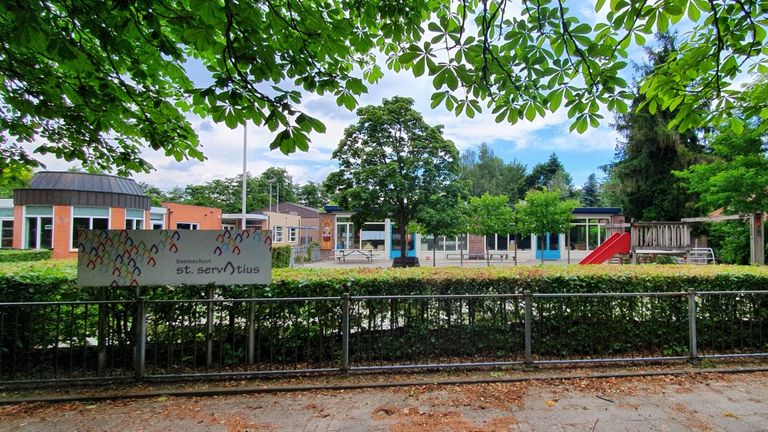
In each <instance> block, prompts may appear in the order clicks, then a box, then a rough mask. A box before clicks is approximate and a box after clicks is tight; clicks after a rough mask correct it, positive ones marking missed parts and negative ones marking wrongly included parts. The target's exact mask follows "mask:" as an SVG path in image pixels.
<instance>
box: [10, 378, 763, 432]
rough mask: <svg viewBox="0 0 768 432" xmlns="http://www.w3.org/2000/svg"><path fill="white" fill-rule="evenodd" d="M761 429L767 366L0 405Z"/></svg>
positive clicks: (48, 418)
mask: <svg viewBox="0 0 768 432" xmlns="http://www.w3.org/2000/svg"><path fill="white" fill-rule="evenodd" d="M691 430H693V431H768V373H752V374H739V375H719V374H706V375H686V376H656V377H634V378H608V379H572V380H564V381H528V382H520V383H499V384H471V385H453V386H448V385H441V386H437V385H424V386H413V387H403V388H388V389H365V390H346V391H311V392H301V393H282V394H281V393H277V394H253V395H242V396H222V397H208V398H201V397H194V398H184V397H158V398H154V399H144V400H116V401H110V402H101V403H95V404H87V403H65V404H20V405H13V406H4V407H0V431H30V432H31V431H35V432H37V431H40V432H43V431H45V432H49V431H125V432H129V431H185V432H197V431H318V432H319V431H350V432H352V431H355V432H357V431H388V432H405V431H417V432H454V431H472V432H492V431H493V432H495V431H612V432H613V431H691Z"/></svg>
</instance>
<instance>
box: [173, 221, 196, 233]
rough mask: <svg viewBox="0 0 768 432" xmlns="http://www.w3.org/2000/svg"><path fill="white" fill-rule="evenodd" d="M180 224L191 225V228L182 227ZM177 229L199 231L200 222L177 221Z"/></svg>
mask: <svg viewBox="0 0 768 432" xmlns="http://www.w3.org/2000/svg"><path fill="white" fill-rule="evenodd" d="M179 225H189V228H181V227H179ZM176 230H177V231H178V230H189V231H199V230H200V223H198V222H176Z"/></svg>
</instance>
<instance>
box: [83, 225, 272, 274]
mask: <svg viewBox="0 0 768 432" xmlns="http://www.w3.org/2000/svg"><path fill="white" fill-rule="evenodd" d="M78 239H79V247H78V255H77V284H78V286H81V287H92V286H113V287H118V286H152V285H207V284H211V283H215V284H243V285H246V284H268V283H270V282H271V280H272V237H271V236H270V235H269V232H268V231H255V230H243V231H235V230H224V231H218V230H216V231H196V230H87V231H86V230H83V231H80V233H79V234H78Z"/></svg>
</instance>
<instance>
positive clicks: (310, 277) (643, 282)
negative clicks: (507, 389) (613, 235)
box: [0, 247, 768, 301]
mask: <svg viewBox="0 0 768 432" xmlns="http://www.w3.org/2000/svg"><path fill="white" fill-rule="evenodd" d="M289 250H290V248H288V247H276V248H275V249H274V251H275V252H274V253H273V262H275V261H278V260H282V263H284V262H285V261H286V258H288V259H289V258H290V257H289V255H288V254H289ZM272 275H273V281H272V283H271V284H270V285H264V286H261V285H259V286H255V287H254V288H255V289H256V295H258V296H263V297H305V296H306V297H312V296H340V295H341V294H342V293H344V292H349V293H350V294H352V295H387V294H392V295H402V294H471V293H522V292H524V291H526V290H530V291H532V292H541V293H554V292H669V291H687V290H688V289H689V288H693V289H695V290H698V291H712V290H723V291H730V290H768V267H754V266H753V267H746V266H725V265H718V266H684V265H670V266H662V265H641V266H631V265H623V266H578V265H574V266H567V267H566V266H544V267H527V266H520V267H491V268H477V269H467V268H455V267H454V268H450V267H438V268H426V267H424V268H410V269H346V268H345V269H287V268H279V267H277V266H276V265H275V268H274V270H273V272H272ZM76 276H77V275H76V263H75V261H74V260H47V261H38V262H29V263H4V264H0V301H31V300H37V301H44V300H45V301H49V300H57V299H82V298H83V297H87V296H88V295H89V293H88V292H87V291H86V290H82V289H78V288H76ZM216 290H217V292H218V294H219V295H221V296H224V297H228V298H237V297H248V296H249V295H250V294H249V293H250V287H249V286H219V287H217V288H216ZM124 291H125V294H120V290H114V291H113V293H114V295H113V296H112V297H113V298H131V297H132V296H133V293H134V292H135V291H134V290H133V289H125V290H124ZM146 292H147V293H148V294H150V297H155V298H163V297H169V298H197V297H200V296H202V295H203V293H204V292H205V290H204V288H202V287H193V286H178V287H167V286H164V287H153V288H148V289H147V290H146Z"/></svg>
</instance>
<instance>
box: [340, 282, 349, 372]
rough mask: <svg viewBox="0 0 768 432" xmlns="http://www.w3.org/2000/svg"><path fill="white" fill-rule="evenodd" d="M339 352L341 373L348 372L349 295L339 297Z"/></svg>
mask: <svg viewBox="0 0 768 432" xmlns="http://www.w3.org/2000/svg"><path fill="white" fill-rule="evenodd" d="M341 314H342V315H341V316H342V318H341V326H342V335H341V351H342V359H343V360H342V361H343V364H342V366H341V371H342V372H343V373H347V372H349V293H344V294H342V295H341Z"/></svg>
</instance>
